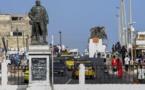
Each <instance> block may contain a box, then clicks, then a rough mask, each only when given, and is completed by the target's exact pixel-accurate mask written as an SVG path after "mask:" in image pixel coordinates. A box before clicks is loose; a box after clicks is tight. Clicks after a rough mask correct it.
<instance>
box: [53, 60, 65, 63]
mask: <svg viewBox="0 0 145 90" xmlns="http://www.w3.org/2000/svg"><path fill="white" fill-rule="evenodd" d="M53 63H54V64H60V63H64V61H62V60H54V61H53Z"/></svg>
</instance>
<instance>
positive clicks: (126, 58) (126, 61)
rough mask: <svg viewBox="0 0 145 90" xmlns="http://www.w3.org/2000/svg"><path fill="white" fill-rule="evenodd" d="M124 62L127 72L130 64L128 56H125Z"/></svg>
mask: <svg viewBox="0 0 145 90" xmlns="http://www.w3.org/2000/svg"><path fill="white" fill-rule="evenodd" d="M124 61H125V71H126V72H128V67H129V64H130V58H129V57H128V55H126V57H125V59H124Z"/></svg>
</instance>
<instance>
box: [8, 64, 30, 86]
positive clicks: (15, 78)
mask: <svg viewBox="0 0 145 90" xmlns="http://www.w3.org/2000/svg"><path fill="white" fill-rule="evenodd" d="M25 70H28V66H16V65H11V66H8V84H10V85H27V84H28V83H25V82H24V73H25Z"/></svg>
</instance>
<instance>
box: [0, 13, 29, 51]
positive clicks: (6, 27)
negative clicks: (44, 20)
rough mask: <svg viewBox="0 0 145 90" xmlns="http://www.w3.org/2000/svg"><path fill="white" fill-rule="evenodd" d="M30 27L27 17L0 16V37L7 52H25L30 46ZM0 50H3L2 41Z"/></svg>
mask: <svg viewBox="0 0 145 90" xmlns="http://www.w3.org/2000/svg"><path fill="white" fill-rule="evenodd" d="M30 36H31V25H30V24H29V17H28V15H27V14H26V15H12V14H0V37H1V38H2V37H4V41H5V46H6V47H7V49H8V50H9V51H25V50H26V47H28V46H29V45H30V41H31V40H30V39H31V38H30ZM0 48H1V49H3V48H4V44H3V42H2V39H1V40H0Z"/></svg>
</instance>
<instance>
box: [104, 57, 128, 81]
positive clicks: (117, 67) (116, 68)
mask: <svg viewBox="0 0 145 90" xmlns="http://www.w3.org/2000/svg"><path fill="white" fill-rule="evenodd" d="M124 61H125V71H126V72H128V68H129V64H130V58H129V57H128V55H126V57H125V59H124ZM111 65H112V71H113V75H115V76H116V75H117V73H118V78H122V77H123V68H122V66H123V64H122V60H120V58H116V56H113V58H112V60H111ZM104 72H105V74H106V75H107V76H108V78H109V79H110V75H109V65H108V63H107V62H106V59H104Z"/></svg>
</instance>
